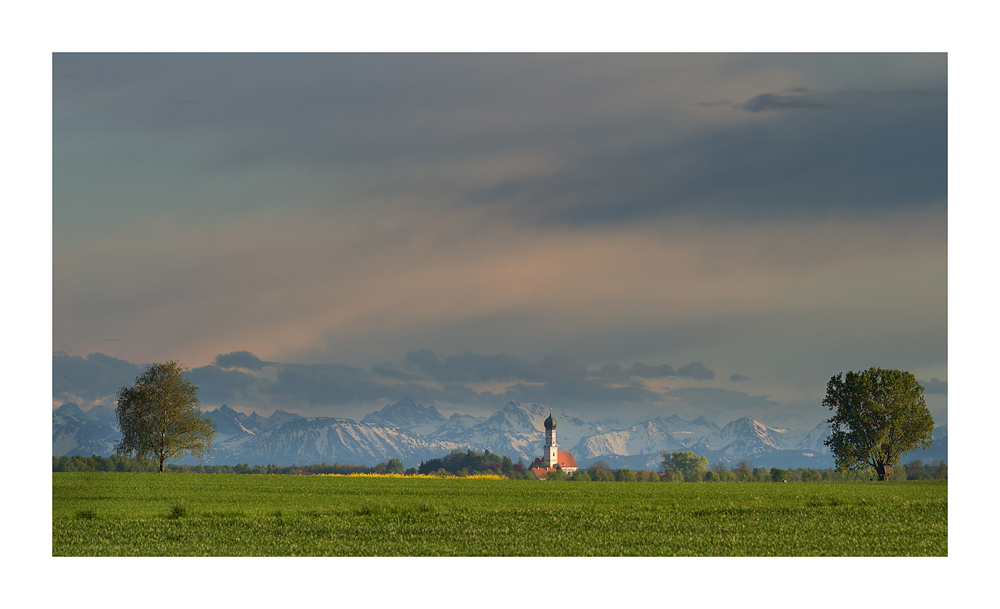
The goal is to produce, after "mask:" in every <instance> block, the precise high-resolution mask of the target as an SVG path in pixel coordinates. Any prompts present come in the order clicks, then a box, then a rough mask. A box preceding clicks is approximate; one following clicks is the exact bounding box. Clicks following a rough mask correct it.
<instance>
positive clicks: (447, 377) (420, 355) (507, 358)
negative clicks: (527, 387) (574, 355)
mask: <svg viewBox="0 0 1000 609" xmlns="http://www.w3.org/2000/svg"><path fill="white" fill-rule="evenodd" d="M548 357H549V358H552V357H553V356H548ZM403 361H404V362H405V363H407V364H409V365H411V366H413V367H415V368H417V369H419V370H420V371H421V372H422V373H424V374H425V375H427V376H429V377H430V378H432V379H434V380H436V381H438V382H441V383H454V382H491V381H495V382H505V381H511V380H518V379H520V380H528V381H534V380H540V379H541V378H542V375H543V374H544V373H545V372H546V371H549V372H551V373H554V374H556V375H559V374H560V373H561V372H562V371H561V370H560V368H561V367H565V365H564V364H560V363H559V362H558V361H551V359H550V360H549V361H548V363H546V360H543V363H542V364H539V365H531V364H529V363H528V362H526V361H524V360H523V359H521V358H520V357H518V356H516V355H476V354H474V353H468V352H466V353H463V354H461V355H451V356H448V357H444V358H442V357H439V356H438V355H437V354H435V353H434V352H433V351H431V350H430V349H418V350H416V351H410V352H409V353H407V354H406V355H405V356H404V357H403Z"/></svg>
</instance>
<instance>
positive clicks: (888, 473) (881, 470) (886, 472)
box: [875, 464, 892, 482]
mask: <svg viewBox="0 0 1000 609" xmlns="http://www.w3.org/2000/svg"><path fill="white" fill-rule="evenodd" d="M875 473H876V474H878V479H879V481H882V482H884V481H886V480H890V479H892V466H891V465H881V464H879V465H876V466H875Z"/></svg>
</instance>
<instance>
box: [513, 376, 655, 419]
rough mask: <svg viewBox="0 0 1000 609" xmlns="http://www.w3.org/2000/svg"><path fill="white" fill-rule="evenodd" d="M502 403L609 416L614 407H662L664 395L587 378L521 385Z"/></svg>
mask: <svg viewBox="0 0 1000 609" xmlns="http://www.w3.org/2000/svg"><path fill="white" fill-rule="evenodd" d="M498 395H499V396H500V397H502V398H503V399H502V401H503V402H507V401H509V400H514V401H518V402H525V403H527V402H536V403H540V404H552V405H558V406H560V407H573V408H575V409H578V410H579V411H580V412H586V413H591V414H593V413H603V414H606V413H607V408H608V407H610V406H614V405H621V404H631V405H641V406H649V405H651V404H662V403H663V402H664V398H663V396H662V395H661V394H659V393H657V392H655V391H650V390H648V389H644V388H642V387H637V386H626V387H609V386H607V385H604V384H602V383H597V382H594V381H590V380H587V379H577V380H572V381H553V382H549V383H542V384H540V385H526V384H523V383H518V384H516V385H514V386H513V387H510V388H508V389H507V390H506V391H504V392H503V393H501V394H498Z"/></svg>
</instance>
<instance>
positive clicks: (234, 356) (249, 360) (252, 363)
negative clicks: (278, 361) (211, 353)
mask: <svg viewBox="0 0 1000 609" xmlns="http://www.w3.org/2000/svg"><path fill="white" fill-rule="evenodd" d="M215 365H216V366H218V367H219V368H243V369H244V370H263V369H264V363H263V362H261V361H260V358H259V357H257V356H256V355H254V354H253V353H250V352H249V351H233V352H232V353H227V354H225V355H217V356H215Z"/></svg>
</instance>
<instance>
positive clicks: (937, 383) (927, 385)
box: [919, 378, 948, 395]
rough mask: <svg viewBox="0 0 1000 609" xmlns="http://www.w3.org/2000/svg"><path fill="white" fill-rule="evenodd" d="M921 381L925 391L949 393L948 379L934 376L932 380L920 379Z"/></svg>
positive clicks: (941, 393)
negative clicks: (943, 379) (939, 378)
mask: <svg viewBox="0 0 1000 609" xmlns="http://www.w3.org/2000/svg"><path fill="white" fill-rule="evenodd" d="M919 383H920V385H921V386H922V387H923V388H924V393H931V394H937V395H948V381H941V380H938V379H936V378H933V379H931V380H930V381H919Z"/></svg>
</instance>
